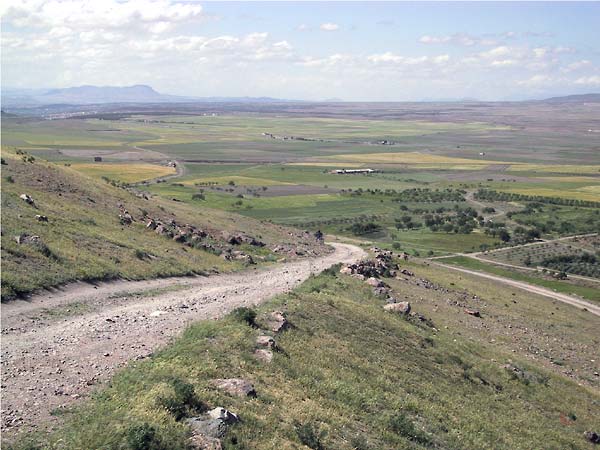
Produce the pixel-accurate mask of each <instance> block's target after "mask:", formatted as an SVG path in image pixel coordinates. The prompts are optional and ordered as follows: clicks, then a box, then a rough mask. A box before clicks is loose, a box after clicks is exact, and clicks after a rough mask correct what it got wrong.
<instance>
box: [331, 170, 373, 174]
mask: <svg viewBox="0 0 600 450" xmlns="http://www.w3.org/2000/svg"><path fill="white" fill-rule="evenodd" d="M377 172H381V171H380V170H374V169H334V170H331V171H329V173H332V174H336V175H354V174H361V173H377Z"/></svg>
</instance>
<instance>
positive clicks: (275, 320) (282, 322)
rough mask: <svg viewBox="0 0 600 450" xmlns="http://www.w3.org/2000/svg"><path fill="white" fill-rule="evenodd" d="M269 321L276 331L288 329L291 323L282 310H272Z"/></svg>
mask: <svg viewBox="0 0 600 450" xmlns="http://www.w3.org/2000/svg"><path fill="white" fill-rule="evenodd" d="M267 323H268V325H269V329H270V330H271V331H273V332H274V333H278V332H280V331H284V330H287V329H288V328H289V327H290V323H289V322H288V320H287V319H286V318H285V316H284V315H283V313H282V312H281V311H274V312H272V313H271V314H270V315H269V318H268V319H267Z"/></svg>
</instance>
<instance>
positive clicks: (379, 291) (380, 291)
mask: <svg viewBox="0 0 600 450" xmlns="http://www.w3.org/2000/svg"><path fill="white" fill-rule="evenodd" d="M373 294H375V295H376V296H378V297H388V296H389V295H390V289H389V288H386V287H376V288H373Z"/></svg>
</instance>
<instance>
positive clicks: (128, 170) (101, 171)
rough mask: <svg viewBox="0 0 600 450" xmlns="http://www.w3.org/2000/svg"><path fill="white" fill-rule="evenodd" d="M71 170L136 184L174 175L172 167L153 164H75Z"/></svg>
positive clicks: (95, 176)
mask: <svg viewBox="0 0 600 450" xmlns="http://www.w3.org/2000/svg"><path fill="white" fill-rule="evenodd" d="M71 169H74V170H76V171H77V172H81V173H83V174H85V175H89V176H91V177H94V178H101V177H107V178H110V179H111V180H118V181H122V182H124V183H137V182H140V181H145V180H150V179H152V178H158V177H164V176H166V175H173V174H175V173H176V170H175V168H174V167H165V166H158V165H155V164H147V163H141V164H112V163H75V164H71Z"/></svg>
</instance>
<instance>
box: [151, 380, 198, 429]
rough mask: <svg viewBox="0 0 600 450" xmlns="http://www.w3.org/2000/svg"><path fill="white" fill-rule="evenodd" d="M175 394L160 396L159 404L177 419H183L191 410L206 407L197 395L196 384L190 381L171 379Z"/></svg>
mask: <svg viewBox="0 0 600 450" xmlns="http://www.w3.org/2000/svg"><path fill="white" fill-rule="evenodd" d="M171 386H172V387H173V394H172V395H168V396H163V397H159V398H158V404H159V405H160V406H162V407H163V408H165V409H166V410H167V411H169V412H170V413H171V414H172V415H173V416H174V417H175V420H181V419H183V418H184V417H185V416H186V415H187V414H188V412H189V411H190V410H192V411H197V410H200V409H204V405H203V404H202V402H201V401H200V400H199V399H198V398H197V397H196V392H195V391H194V386H192V385H191V384H190V383H188V382H186V381H184V380H181V379H180V378H175V379H173V380H171Z"/></svg>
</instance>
